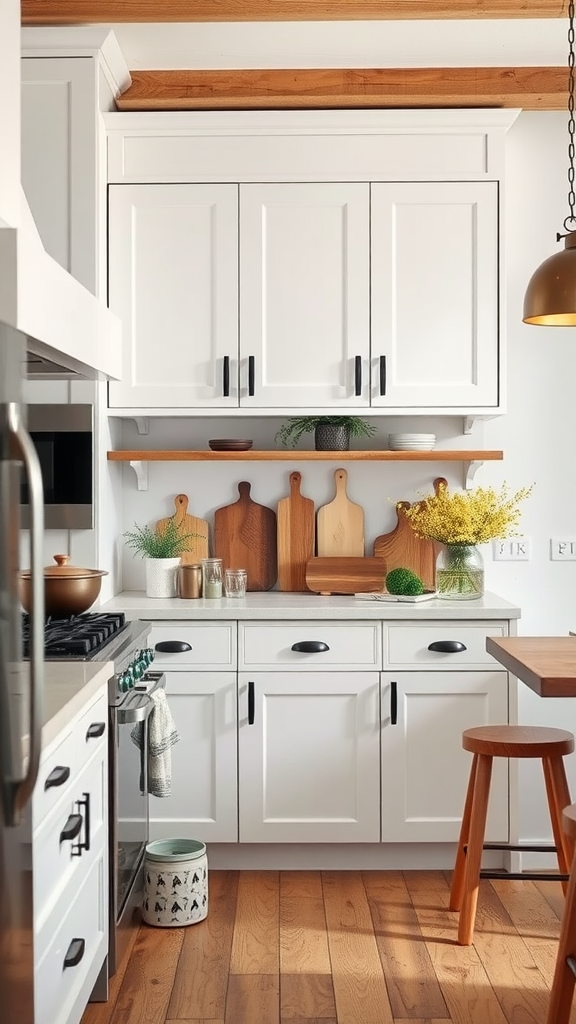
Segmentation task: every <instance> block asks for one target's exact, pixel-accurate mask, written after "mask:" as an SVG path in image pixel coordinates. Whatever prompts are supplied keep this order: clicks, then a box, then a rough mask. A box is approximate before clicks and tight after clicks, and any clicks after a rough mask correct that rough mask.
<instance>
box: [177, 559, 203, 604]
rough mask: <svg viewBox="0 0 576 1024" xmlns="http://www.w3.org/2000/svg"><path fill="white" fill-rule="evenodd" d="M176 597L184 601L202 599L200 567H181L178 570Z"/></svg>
mask: <svg viewBox="0 0 576 1024" xmlns="http://www.w3.org/2000/svg"><path fill="white" fill-rule="evenodd" d="M178 596H179V597H183V598H185V599H190V598H194V597H202V566H201V565H181V566H180V568H179V569H178Z"/></svg>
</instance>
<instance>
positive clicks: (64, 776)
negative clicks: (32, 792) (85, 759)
mask: <svg viewBox="0 0 576 1024" xmlns="http://www.w3.org/2000/svg"><path fill="white" fill-rule="evenodd" d="M69 778H70V769H69V767H68V765H64V764H57V765H56V767H55V768H53V769H52V771H51V772H50V775H49V776H48V778H47V779H46V782H45V783H44V789H51V788H52V786H63V785H64V783H65V782H67V780H68V779H69Z"/></svg>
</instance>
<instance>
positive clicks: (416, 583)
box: [386, 568, 424, 597]
mask: <svg viewBox="0 0 576 1024" xmlns="http://www.w3.org/2000/svg"><path fill="white" fill-rule="evenodd" d="M386 590H387V591H388V593H389V594H401V595H402V596H403V597H416V596H417V595H418V594H423V593H424V584H423V583H422V580H421V579H420V577H419V576H417V575H416V573H415V572H412V570H411V569H403V568H399V569H392V571H391V572H389V573H388V575H387V576H386Z"/></svg>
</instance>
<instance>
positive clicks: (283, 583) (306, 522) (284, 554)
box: [278, 470, 315, 593]
mask: <svg viewBox="0 0 576 1024" xmlns="http://www.w3.org/2000/svg"><path fill="white" fill-rule="evenodd" d="M301 482H302V474H301V473H298V472H297V471H296V470H294V472H293V473H290V494H289V496H288V497H287V498H281V499H280V501H279V502H278V587H279V589H280V590H283V591H286V592H289V593H306V592H307V590H308V587H307V586H306V562H307V561H308V559H309V558H312V556H313V555H314V525H315V524H314V502H313V501H312V498H305V497H304V496H303V495H302V494H301V493H300V484H301Z"/></svg>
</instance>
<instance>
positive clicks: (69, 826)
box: [60, 814, 84, 843]
mask: <svg viewBox="0 0 576 1024" xmlns="http://www.w3.org/2000/svg"><path fill="white" fill-rule="evenodd" d="M83 820H84V819H83V818H82V815H81V814H71V815H70V816H69V817H68V820H67V822H66V824H65V825H64V828H63V829H62V831H61V833H60V842H61V843H63V842H64V841H65V840H66V839H76V836H79V835H80V829H81V828H82V822H83Z"/></svg>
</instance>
